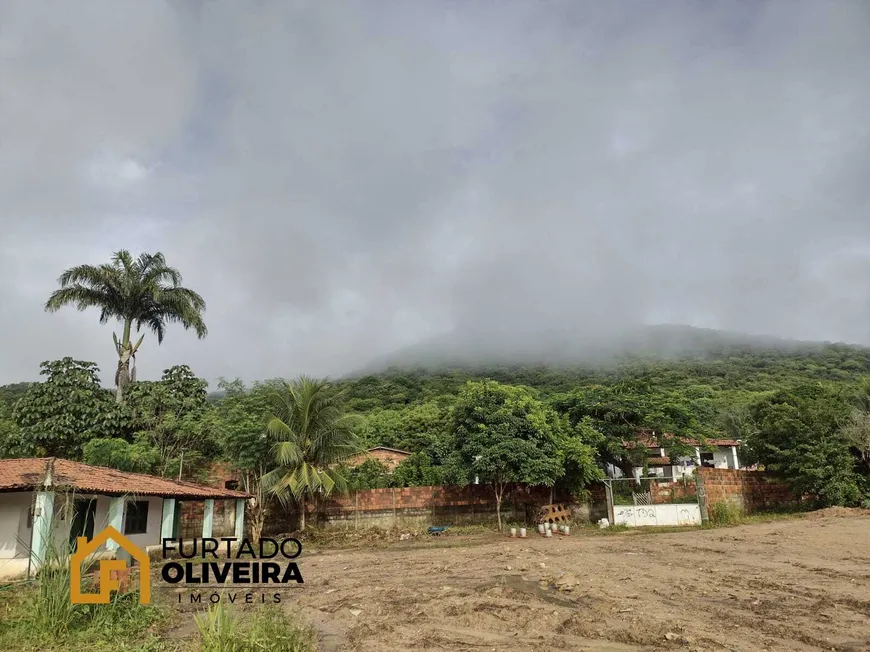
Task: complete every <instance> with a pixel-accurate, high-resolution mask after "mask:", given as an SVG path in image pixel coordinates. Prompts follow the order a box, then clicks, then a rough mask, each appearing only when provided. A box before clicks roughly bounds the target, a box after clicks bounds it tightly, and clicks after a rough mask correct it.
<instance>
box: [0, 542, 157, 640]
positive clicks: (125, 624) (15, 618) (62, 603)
mask: <svg viewBox="0 0 870 652" xmlns="http://www.w3.org/2000/svg"><path fill="white" fill-rule="evenodd" d="M71 552H72V550H71V548H70V546H69V544H67V542H62V543H59V544H57V545H54V538H53V537H51V536H50V537H48V542H47V547H46V558H45V560H44V563H43V565H42V568H41V569H40V570H39V572H38V573H37V576H36V580H35V581H31V582H21V583H19V584H17V585H12V587H10V588H7V589H6V590H4V591H2V593H0V613H2V618H0V650H8V651H9V652H13V651H15V652H18V651H22V652H23V651H25V650H26V651H30V650H70V651H73V652H75V651H77V650H82V651H84V650H88V651H89V652H103V651H106V652H109V651H111V652H118V651H119V650H140V651H144V650H151V651H153V650H165V649H170V648H166V647H165V646H162V644H160V643H159V641H157V639H156V638H154V637H153V636H152V635H151V634H150V632H149V630H150V629H151V628H153V627H155V626H156V625H157V624H158V623H159V622H161V620H162V619H163V612H162V611H161V610H160V608H159V607H157V606H155V605H142V604H139V592H138V591H133V592H126V593H116V594H114V596H113V598H112V600H111V602H110V603H109V604H72V603H71V601H70V577H71V573H70V555H71ZM87 570H88V569H87V568H83V579H82V590H83V591H84V592H86V593H91V592H93V586H92V582H91V581H90V579H89V578H88V577H87V576H86V575H85V573H86V572H87Z"/></svg>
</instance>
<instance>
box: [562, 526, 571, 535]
mask: <svg viewBox="0 0 870 652" xmlns="http://www.w3.org/2000/svg"><path fill="white" fill-rule="evenodd" d="M562 534H564V535H565V536H566V537H567V536H568V535H569V534H571V528H570V527H568V526H567V525H566V526H565V529H564V530H562Z"/></svg>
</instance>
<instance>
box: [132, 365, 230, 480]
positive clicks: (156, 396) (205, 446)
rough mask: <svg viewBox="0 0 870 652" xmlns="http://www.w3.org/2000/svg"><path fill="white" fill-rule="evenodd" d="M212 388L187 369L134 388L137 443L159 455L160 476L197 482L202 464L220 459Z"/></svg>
mask: <svg viewBox="0 0 870 652" xmlns="http://www.w3.org/2000/svg"><path fill="white" fill-rule="evenodd" d="M207 387H208V383H206V381H205V380H203V379H201V378H197V377H196V375H195V374H194V373H193V371H191V369H190V367H188V366H187V365H176V366H174V367H170V368H169V369H166V370H164V372H163V376H162V377H161V379H160V380H159V381H156V382H149V381H145V382H138V383H136V384H135V385H132V386H131V387H130V388H129V391H128V396H127V404H128V406H129V409H130V411H131V413H132V427H133V429H134V431H135V435H136V439H137V440H142V441H143V442H147V444H148V445H150V446H151V447H152V448H153V449H155V450H156V451H157V455H158V458H159V460H160V463H159V465H158V467H157V470H158V473H159V474H160V475H162V476H164V477H166V476H173V477H175V476H178V475H179V474H182V475H185V476H186V477H188V478H190V479H193V478H194V477H196V475H197V473H196V471H197V470H202V469H201V467H202V463H203V462H205V461H207V460H208V459H209V458H211V457H213V456H214V455H215V454H217V453H218V444H217V441H216V440H217V431H218V429H219V426H220V423H219V419H218V417H217V414H216V413H215V412H214V411H213V410H212V409H210V406H209V405H208V402H207V396H208V392H207V391H206V388H207Z"/></svg>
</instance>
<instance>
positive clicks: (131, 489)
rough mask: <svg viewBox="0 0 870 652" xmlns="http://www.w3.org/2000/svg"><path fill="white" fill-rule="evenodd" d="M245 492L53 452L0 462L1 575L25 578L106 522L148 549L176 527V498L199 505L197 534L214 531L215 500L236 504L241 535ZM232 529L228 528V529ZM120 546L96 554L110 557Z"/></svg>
mask: <svg viewBox="0 0 870 652" xmlns="http://www.w3.org/2000/svg"><path fill="white" fill-rule="evenodd" d="M248 498H249V496H248V494H246V493H244V492H241V491H237V490H234V489H227V488H221V487H207V486H203V485H198V484H194V483H191V482H183V481H180V480H170V479H167V478H159V477H156V476H153V475H145V474H142V473H128V472H125V471H118V470H117V469H111V468H107V467H102V466H91V465H89V464H82V463H81V462H72V461H70V460H64V459H60V458H54V457H43V458H23V459H3V460H0V579H3V578H10V577H16V576H18V575H25V574H27V575H29V574H31V573H32V572H33V571H35V569H36V568H38V567H39V566H40V565H41V564H42V563H43V562H44V561H45V559H46V558H47V556H48V555H49V554H50V549H49V546H50V545H53V546H54V550H55V552H57V551H58V550H60V549H61V547H66V549H67V550H70V549H71V548H74V547H75V545H76V542H77V537H80V536H84V537H87V538H88V539H90V538H92V537H93V536H94V534H97V533H99V532H100V531H101V530H103V528H105V527H106V526H109V525H111V526H112V527H114V528H115V529H116V530H118V531H119V532H120V533H121V534H123V535H124V536H125V537H127V538H128V539H129V540H130V541H131V542H132V543H134V544H135V545H136V546H138V547H140V548H141V549H143V550H145V551H146V552H147V551H148V550H149V549H153V548H159V547H160V545H161V543H162V540H163V539H169V538H176V537H178V532H179V517H180V514H181V503H182V501H183V502H184V503H189V502H195V503H197V504H201V505H202V513H203V517H202V536H203V537H211V536H212V535H213V525H214V522H213V520H214V519H213V515H214V512H215V501H216V500H217V501H229V502H231V503H232V505H233V510H234V511H233V513H232V515H231V517H232V518H233V523H232V525H234V534H235V535H236V536H237V537H238V538H241V537H242V536H243V533H244V514H245V502H246V500H247V499H248ZM228 534H230V533H228ZM117 551H118V546H117V543H116V542H114V541H107V542H106V543H105V544H103V545H102V546H101V547H100V549H99V551H98V552H100V553H101V554H102V556H109V557H111V556H113V555H114V553H116V552H117Z"/></svg>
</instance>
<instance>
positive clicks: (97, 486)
mask: <svg viewBox="0 0 870 652" xmlns="http://www.w3.org/2000/svg"><path fill="white" fill-rule="evenodd" d="M49 468H51V484H52V485H54V486H57V487H67V488H72V489H77V490H78V491H86V492H92V493H98V494H108V495H125V494H136V495H141V496H165V497H167V498H188V499H198V500H202V499H204V498H217V499H224V498H250V496H249V495H248V494H246V493H244V492H242V491H234V490H232V489H219V488H216V487H205V486H203V485H199V484H194V483H192V482H183V481H179V480H167V479H166V478H158V477H157V476H153V475H145V474H143V473H128V472H126V471H118V470H117V469H110V468H108V467H105V466H91V465H90V464H83V463H81V462H71V461H70V460H63V459H59V458H55V457H28V458H23V459H8V460H0V491H10V490H12V491H14V490H22V489H23V490H27V489H33V488H37V487H41V486H42V485H43V484H45V482H46V475H47V472H48V470H49Z"/></svg>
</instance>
